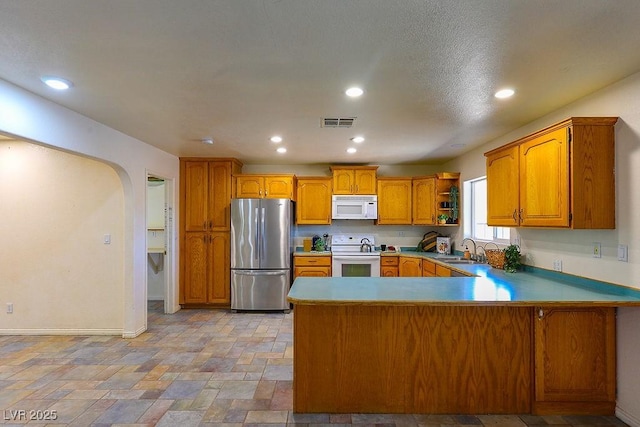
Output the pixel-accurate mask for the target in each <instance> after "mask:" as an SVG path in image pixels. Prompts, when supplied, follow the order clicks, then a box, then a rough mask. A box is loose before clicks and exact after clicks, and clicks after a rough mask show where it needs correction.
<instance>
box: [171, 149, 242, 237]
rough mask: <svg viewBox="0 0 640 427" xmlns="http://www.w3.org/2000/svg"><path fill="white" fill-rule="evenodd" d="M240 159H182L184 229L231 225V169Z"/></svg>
mask: <svg viewBox="0 0 640 427" xmlns="http://www.w3.org/2000/svg"><path fill="white" fill-rule="evenodd" d="M240 167H241V165H240V163H238V162H237V161H232V160H229V161H207V160H193V161H192V160H186V161H183V162H182V169H181V171H182V180H183V185H184V187H183V188H184V194H182V195H181V198H182V200H183V203H184V210H183V212H184V217H185V218H184V230H185V231H224V230H229V227H230V218H231V212H230V201H231V192H232V184H231V183H232V177H231V175H232V173H233V172H234V171H235V170H239V169H240Z"/></svg>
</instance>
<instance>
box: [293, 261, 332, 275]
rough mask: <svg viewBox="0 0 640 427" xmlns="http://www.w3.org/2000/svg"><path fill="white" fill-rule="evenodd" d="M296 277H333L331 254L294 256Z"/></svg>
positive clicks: (294, 273)
mask: <svg viewBox="0 0 640 427" xmlns="http://www.w3.org/2000/svg"><path fill="white" fill-rule="evenodd" d="M296 277H331V256H330V255H318V256H308V255H305V256H294V257H293V278H294V279H295V278H296Z"/></svg>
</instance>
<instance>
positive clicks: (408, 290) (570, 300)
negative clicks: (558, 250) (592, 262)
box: [289, 252, 640, 306]
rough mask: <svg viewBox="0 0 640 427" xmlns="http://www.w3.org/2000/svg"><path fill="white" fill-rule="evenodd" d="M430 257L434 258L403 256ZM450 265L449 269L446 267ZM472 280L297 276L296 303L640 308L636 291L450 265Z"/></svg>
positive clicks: (531, 272) (529, 272) (540, 273)
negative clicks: (469, 275) (466, 273)
mask: <svg viewBox="0 0 640 427" xmlns="http://www.w3.org/2000/svg"><path fill="white" fill-rule="evenodd" d="M401 255H403V256H406V255H411V256H420V257H428V258H434V256H435V254H433V253H413V254H409V253H407V252H402V253H401ZM445 265H448V264H445ZM448 266H449V267H453V268H455V269H458V270H462V271H466V272H468V273H471V274H474V275H475V277H299V278H297V279H296V280H295V282H294V283H293V286H292V287H291V290H290V291H289V301H290V302H292V303H294V304H363V305H444V304H455V305H520V306H530V305H542V304H544V305H550V304H553V305H572V306H575V305H581V304H583V305H598V306H640V290H636V289H633V288H627V287H624V286H617V285H613V284H608V283H604V282H596V281H593V280H589V279H584V278H579V277H576V276H571V275H565V274H558V273H555V272H548V271H547V270H542V269H533V268H530V267H529V268H525V271H519V272H517V273H505V272H504V271H503V270H499V269H495V268H492V267H491V266H489V265H488V264H455V265H448Z"/></svg>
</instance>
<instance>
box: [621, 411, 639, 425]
mask: <svg viewBox="0 0 640 427" xmlns="http://www.w3.org/2000/svg"><path fill="white" fill-rule="evenodd" d="M616 417H617V418H619V419H621V420H622V421H624V422H625V424H627V425H629V426H631V427H640V418H637V417H636V416H634V415H631V414H630V413H628V412H627V411H625V410H624V409H622V408H620V407H619V406H616Z"/></svg>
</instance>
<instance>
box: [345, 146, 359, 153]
mask: <svg viewBox="0 0 640 427" xmlns="http://www.w3.org/2000/svg"><path fill="white" fill-rule="evenodd" d="M356 151H358V150H356V149H355V148H353V147H350V148H347V153H349V154H353V153H355V152H356Z"/></svg>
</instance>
